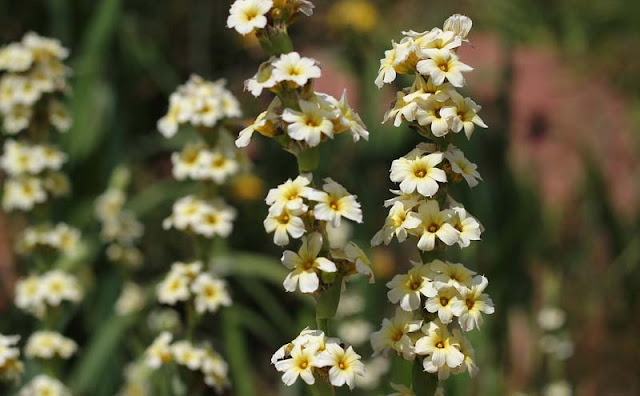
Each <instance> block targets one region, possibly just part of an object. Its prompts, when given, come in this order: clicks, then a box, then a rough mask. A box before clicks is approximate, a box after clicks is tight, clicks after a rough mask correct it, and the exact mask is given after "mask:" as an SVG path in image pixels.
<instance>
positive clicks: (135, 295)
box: [115, 282, 145, 315]
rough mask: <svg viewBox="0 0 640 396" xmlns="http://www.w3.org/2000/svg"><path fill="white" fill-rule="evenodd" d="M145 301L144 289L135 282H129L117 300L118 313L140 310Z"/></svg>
mask: <svg viewBox="0 0 640 396" xmlns="http://www.w3.org/2000/svg"><path fill="white" fill-rule="evenodd" d="M144 303H145V296H144V290H142V288H141V287H140V286H138V285H137V284H135V283H133V282H127V283H125V284H124V288H123V289H122V292H120V296H119V297H118V300H117V301H116V305H115V311H116V313H117V314H118V315H130V314H133V313H136V312H138V311H140V310H141V309H142V308H143V307H144Z"/></svg>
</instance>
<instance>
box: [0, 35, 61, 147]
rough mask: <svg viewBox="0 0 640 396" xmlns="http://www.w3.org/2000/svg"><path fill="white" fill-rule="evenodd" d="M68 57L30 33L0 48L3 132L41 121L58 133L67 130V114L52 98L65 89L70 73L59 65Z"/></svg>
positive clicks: (53, 44) (57, 45)
mask: <svg viewBox="0 0 640 396" xmlns="http://www.w3.org/2000/svg"><path fill="white" fill-rule="evenodd" d="M68 55H69V51H68V50H67V49H66V48H64V47H63V46H62V45H60V42H59V41H58V40H54V39H50V38H45V37H41V36H38V35H37V34H36V33H33V32H29V33H27V34H26V35H25V36H24V37H23V38H22V40H21V41H20V42H15V43H11V44H9V45H6V46H4V47H2V48H0V72H4V74H3V75H2V77H1V78H0V116H2V118H3V127H4V131H5V132H6V133H8V134H12V135H13V134H16V133H19V132H20V131H22V130H24V129H27V128H28V127H29V125H30V124H32V125H33V124H40V123H43V122H46V123H49V124H51V125H52V126H53V127H54V128H56V129H57V130H58V131H60V132H65V131H66V130H68V129H69V127H70V126H71V117H70V116H69V112H68V111H67V109H66V108H65V107H64V105H63V104H62V103H61V102H60V101H59V100H58V98H56V97H57V96H60V94H64V93H66V92H67V91H68V90H69V87H68V85H67V81H66V79H67V77H68V76H69V75H70V74H71V72H70V70H69V69H68V68H67V67H66V66H65V65H64V63H63V61H64V60H65V59H66V58H67V56H68Z"/></svg>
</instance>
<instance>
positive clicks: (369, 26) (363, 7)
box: [327, 0, 380, 33]
mask: <svg viewBox="0 0 640 396" xmlns="http://www.w3.org/2000/svg"><path fill="white" fill-rule="evenodd" d="M379 19H380V15H379V14H378V10H377V9H376V7H375V6H374V5H373V4H371V2H369V1H366V0H343V1H338V2H336V3H335V4H333V6H331V8H330V9H329V13H328V15H327V20H328V22H329V24H330V25H331V26H332V27H333V28H335V29H348V28H351V29H353V30H355V31H356V32H359V33H368V32H370V31H372V30H373V28H374V27H375V26H376V24H377V23H378V20H379Z"/></svg>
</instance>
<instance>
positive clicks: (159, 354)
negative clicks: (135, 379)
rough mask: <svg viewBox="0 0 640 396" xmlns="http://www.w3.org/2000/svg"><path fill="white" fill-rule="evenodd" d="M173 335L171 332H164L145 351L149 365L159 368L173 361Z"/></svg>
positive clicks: (146, 361)
mask: <svg viewBox="0 0 640 396" xmlns="http://www.w3.org/2000/svg"><path fill="white" fill-rule="evenodd" d="M172 339H173V336H172V335H171V333H169V332H167V331H165V332H162V333H161V334H160V335H159V336H158V337H156V339H155V340H153V343H152V344H151V345H150V346H149V348H147V350H146V351H145V363H146V364H147V366H149V367H151V368H154V369H157V368H158V367H160V366H162V365H163V364H167V363H169V362H171V360H172V359H171V356H172V354H171V349H170V344H171V340H172Z"/></svg>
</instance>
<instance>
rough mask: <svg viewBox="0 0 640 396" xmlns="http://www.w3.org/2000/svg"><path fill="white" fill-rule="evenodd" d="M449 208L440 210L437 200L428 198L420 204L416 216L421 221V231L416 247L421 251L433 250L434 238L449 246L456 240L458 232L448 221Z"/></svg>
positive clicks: (449, 216)
mask: <svg viewBox="0 0 640 396" xmlns="http://www.w3.org/2000/svg"><path fill="white" fill-rule="evenodd" d="M451 214H452V212H451V210H449V209H445V210H442V211H441V210H440V206H439V205H438V201H434V200H429V201H426V202H423V203H421V204H420V207H419V208H418V218H419V219H420V221H421V225H420V229H419V232H420V231H421V233H420V234H421V235H420V240H419V241H418V249H420V250H422V251H430V250H433V249H434V248H435V246H436V238H437V239H439V240H440V241H442V242H444V243H445V244H446V245H448V246H451V245H453V244H454V243H456V242H458V239H459V235H460V232H459V231H458V230H456V229H455V228H453V226H452V225H451V224H450V223H449V221H450V218H451Z"/></svg>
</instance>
